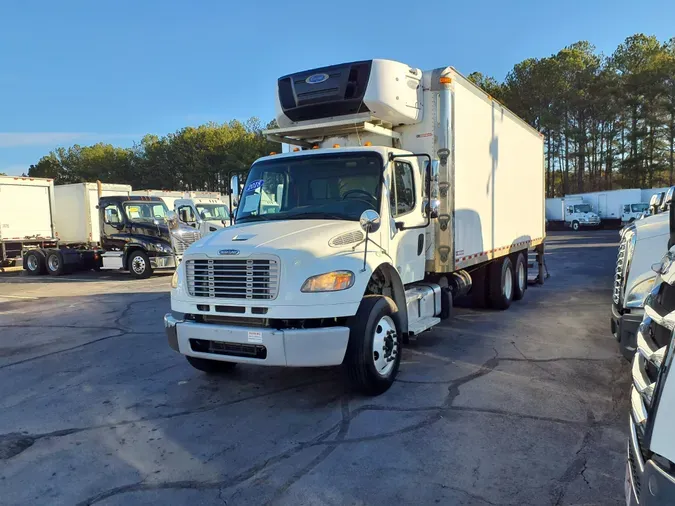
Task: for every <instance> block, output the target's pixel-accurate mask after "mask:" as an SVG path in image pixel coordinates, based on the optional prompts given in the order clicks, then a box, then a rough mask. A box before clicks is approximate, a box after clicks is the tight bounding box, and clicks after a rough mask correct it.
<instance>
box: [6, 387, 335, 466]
mask: <svg viewBox="0 0 675 506" xmlns="http://www.w3.org/2000/svg"><path fill="white" fill-rule="evenodd" d="M326 381H330V380H326V379H324V380H319V381H317V380H313V381H306V382H303V383H295V384H293V385H291V386H286V387H283V388H278V389H276V390H271V391H268V392H264V393H259V394H253V395H249V396H246V397H241V398H239V399H234V400H231V401H225V402H220V403H214V404H209V405H207V406H200V407H199V408H195V409H191V410H184V411H178V412H175V413H168V414H166V415H158V416H147V417H141V418H137V419H134V420H121V421H119V422H113V423H107V424H100V425H91V426H89V427H73V428H69V429H61V430H57V431H53V432H45V433H42V434H23V433H11V432H10V433H8V434H0V455H2V451H3V448H4V445H7V446H10V445H11V444H14V442H15V441H16V440H17V439H18V438H25V439H26V440H31V443H30V444H29V445H27V446H24V447H23V448H22V449H21V451H20V452H16V453H14V454H12V455H10V456H9V457H6V458H10V457H13V456H15V455H18V454H19V453H21V452H22V451H24V450H26V449H27V448H29V447H30V446H32V445H33V443H35V441H37V440H39V439H46V438H53V437H61V436H69V435H71V434H76V433H80V432H87V431H92V430H100V429H110V428H116V427H124V426H126V425H132V424H135V423H140V422H152V421H156V420H169V419H172V418H176V417H180V416H187V415H191V414H195V413H205V412H207V411H213V410H215V409H219V408H223V407H227V406H232V405H235V404H239V403H242V402H246V401H250V400H255V399H260V398H263V397H269V396H271V395H276V394H278V393H283V392H286V391H288V390H293V389H296V388H303V387H307V386H313V385H317V384H319V383H322V382H326Z"/></svg>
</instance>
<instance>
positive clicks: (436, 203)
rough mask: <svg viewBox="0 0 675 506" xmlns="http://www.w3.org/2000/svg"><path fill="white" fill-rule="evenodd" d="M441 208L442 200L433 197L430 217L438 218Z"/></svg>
mask: <svg viewBox="0 0 675 506" xmlns="http://www.w3.org/2000/svg"><path fill="white" fill-rule="evenodd" d="M440 209H441V201H440V200H438V199H432V200H431V205H430V206H429V209H428V213H429V218H431V219H435V218H438V214H439V212H440Z"/></svg>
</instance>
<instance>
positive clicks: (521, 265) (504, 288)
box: [488, 252, 527, 310]
mask: <svg viewBox="0 0 675 506" xmlns="http://www.w3.org/2000/svg"><path fill="white" fill-rule="evenodd" d="M488 270H489V277H490V280H489V290H488V301H489V304H490V307H492V308H494V309H501V310H504V309H508V308H509V306H511V302H513V301H514V300H521V299H522V298H523V297H524V296H525V290H526V289H527V264H526V263H525V255H524V254H523V253H522V252H519V253H516V254H515V255H513V256H506V257H502V258H501V259H499V260H496V261H493V262H492V263H491V264H490V265H489V268H488Z"/></svg>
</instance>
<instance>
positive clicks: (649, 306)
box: [625, 209, 675, 506]
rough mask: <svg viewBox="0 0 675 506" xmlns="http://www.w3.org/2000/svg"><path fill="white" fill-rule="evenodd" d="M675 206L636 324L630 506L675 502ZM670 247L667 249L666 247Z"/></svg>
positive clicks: (627, 484) (628, 470)
mask: <svg viewBox="0 0 675 506" xmlns="http://www.w3.org/2000/svg"><path fill="white" fill-rule="evenodd" d="M674 211H675V210H674V209H670V213H669V214H670V216H669V224H668V225H669V240H668V245H667V246H666V247H665V248H664V249H663V250H662V251H667V252H666V254H665V255H664V256H663V257H662V259H661V261H660V262H657V263H656V264H655V265H654V266H653V269H654V271H655V274H656V276H657V277H656V279H655V281H654V283H653V286H652V288H651V290H650V292H649V295H648V296H647V298H646V301H645V306H644V317H643V319H642V322H641V323H640V326H639V327H638V329H637V339H636V348H635V352H634V354H633V356H632V357H631V360H632V367H631V377H632V385H631V387H630V406H631V409H630V417H629V438H628V449H627V463H626V478H625V493H626V504H628V505H629V506H637V505H642V506H666V505H671V504H675V435H674V434H673V427H674V426H675V373H674V372H673V366H674V365H675V364H674V363H673V360H674V358H673V357H674V356H675V334H674V331H673V329H675V316H674V315H675V266H674V265H673V263H674V260H675V247H673V244H675V212H674ZM668 247H670V250H669V251H668V250H667V248H668Z"/></svg>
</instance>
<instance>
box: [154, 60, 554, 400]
mask: <svg viewBox="0 0 675 506" xmlns="http://www.w3.org/2000/svg"><path fill="white" fill-rule="evenodd" d="M277 109H278V114H277V122H278V124H279V125H280V128H278V129H276V130H271V131H267V132H266V135H267V136H268V138H269V139H271V140H276V141H279V142H282V143H285V144H290V145H294V146H296V147H298V148H300V150H299V151H292V152H289V153H284V154H279V155H274V156H268V157H264V158H261V159H259V160H257V161H256V162H255V163H254V164H253V166H252V167H251V169H250V171H249V174H248V179H247V181H246V183H245V185H244V190H243V194H242V195H241V197H240V201H239V206H238V209H237V214H236V221H235V225H234V226H232V227H229V228H227V229H225V230H223V231H221V232H219V233H218V234H212V235H210V236H208V237H205V238H203V239H201V240H200V241H198V242H196V243H195V244H193V245H192V246H191V247H190V248H189V249H188V250H187V251H186V254H185V257H184V261H183V262H182V263H181V265H180V267H179V268H178V270H177V271H176V273H175V275H174V277H173V279H172V282H171V286H172V290H171V309H172V312H171V313H170V314H167V315H166V316H165V318H164V323H165V328H166V333H167V337H168V340H169V344H170V346H171V347H172V348H173V349H175V350H176V351H178V352H180V353H182V354H183V355H186V356H187V359H188V361H189V362H190V363H191V364H192V365H193V366H194V367H196V368H197V369H200V370H203V371H206V372H219V371H223V370H227V369H230V368H232V367H233V366H234V365H235V364H236V363H237V362H240V363H248V364H261V365H275V366H312V367H313V366H335V365H340V364H344V366H345V368H346V370H347V372H348V377H349V378H350V380H351V382H352V383H353V385H354V386H355V387H356V388H358V389H360V390H361V391H363V392H365V393H368V394H378V393H381V392H383V391H385V390H386V389H387V388H389V386H390V385H391V384H392V382H393V380H394V377H395V376H396V373H397V371H398V367H399V362H400V358H401V347H402V345H403V344H404V343H405V342H406V341H407V339H409V338H411V337H413V336H417V335H418V334H420V333H421V332H423V331H425V330H428V329H430V328H431V327H433V326H434V325H436V324H438V323H439V322H440V321H441V319H443V318H446V317H448V316H449V315H450V312H451V308H452V300H453V297H458V296H460V295H462V294H463V293H466V292H467V291H468V289H469V288H470V287H471V294H470V295H471V296H472V298H473V299H474V300H475V301H477V302H478V303H479V304H480V303H485V302H488V303H489V304H490V305H491V306H492V307H495V308H499V309H506V308H508V307H509V305H510V304H511V301H512V300H517V299H520V298H521V297H523V295H524V292H525V290H526V286H527V255H528V249H529V248H533V247H535V248H536V249H537V251H538V262H537V265H538V270H539V279H540V280H543V241H544V235H545V231H544V158H543V141H542V138H541V136H540V135H539V134H538V132H537V131H536V130H534V129H532V128H531V127H530V126H529V125H527V124H526V123H525V122H524V121H522V120H520V119H519V118H518V117H516V116H515V115H514V114H513V113H511V112H510V111H509V110H507V109H506V108H504V107H503V106H502V105H501V104H499V103H498V102H496V101H494V100H492V99H491V97H489V96H488V95H486V94H485V93H484V92H483V91H481V90H480V89H479V88H477V87H476V86H474V85H473V84H472V83H471V82H469V81H468V80H467V79H465V78H464V77H463V76H462V75H460V74H459V73H458V72H457V71H456V70H455V69H453V68H452V67H444V68H439V69H435V70H432V71H427V72H422V71H421V70H419V69H415V68H411V67H409V66H407V65H404V64H402V63H398V62H394V61H387V60H369V61H361V62H354V63H347V64H343V65H335V66H331V67H325V68H320V69H315V70H310V71H306V72H300V73H297V74H292V75H288V76H285V77H282V78H280V79H279V81H278V96H277ZM234 179H235V180H234V181H232V184H231V188H234V189H235V191H236V189H237V188H239V182H238V181H236V178H234Z"/></svg>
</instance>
